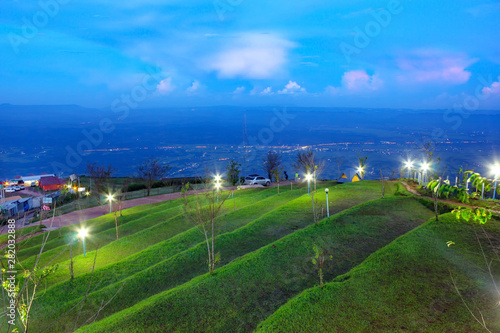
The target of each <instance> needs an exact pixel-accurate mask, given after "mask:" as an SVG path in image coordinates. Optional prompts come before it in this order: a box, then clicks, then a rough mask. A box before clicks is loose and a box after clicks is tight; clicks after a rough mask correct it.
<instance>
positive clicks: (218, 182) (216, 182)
mask: <svg viewBox="0 0 500 333" xmlns="http://www.w3.org/2000/svg"><path fill="white" fill-rule="evenodd" d="M221 179H222V178H221V176H220V175H216V176H215V189H216V195H217V203H219V188H220V181H221Z"/></svg>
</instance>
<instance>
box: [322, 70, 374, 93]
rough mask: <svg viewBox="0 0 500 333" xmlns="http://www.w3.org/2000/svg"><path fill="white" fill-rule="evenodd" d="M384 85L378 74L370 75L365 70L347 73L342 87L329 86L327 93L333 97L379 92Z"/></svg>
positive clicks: (343, 77) (343, 78)
mask: <svg viewBox="0 0 500 333" xmlns="http://www.w3.org/2000/svg"><path fill="white" fill-rule="evenodd" d="M383 84H384V81H382V79H380V77H379V75H378V74H373V75H369V74H368V73H367V72H366V71H364V70H353V71H349V72H345V73H344V75H343V76H342V86H341V87H334V86H327V87H326V93H327V94H331V95H341V94H355V93H361V92H369V91H375V90H379V89H380V88H381V87H382V86H383Z"/></svg>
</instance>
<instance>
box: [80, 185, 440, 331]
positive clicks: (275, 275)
mask: <svg viewBox="0 0 500 333" xmlns="http://www.w3.org/2000/svg"><path fill="white" fill-rule="evenodd" d="M375 185H376V187H375V186H373V184H372V183H370V182H363V184H359V185H356V184H346V185H342V186H339V187H337V188H336V190H335V191H337V190H338V192H337V193H339V194H340V193H343V191H344V189H345V190H346V192H349V190H352V189H355V188H356V187H357V188H358V189H359V190H361V191H362V192H363V193H364V196H365V198H366V197H369V196H370V195H373V196H374V197H379V196H380V185H379V184H376V183H375ZM391 190H392V193H394V190H395V188H394V187H392V188H391ZM335 191H331V192H330V193H331V195H332V194H333V195H334V196H335V194H334V193H336V192H335ZM332 192H333V193H332ZM354 192H355V191H352V193H350V194H353V193H354ZM320 193H322V191H320ZM323 196H324V195H323ZM320 199H321V198H320ZM302 200H303V199H302V198H299V199H296V200H295V201H294V202H291V203H290V204H291V205H292V207H293V206H296V210H295V211H290V212H289V213H288V214H285V213H282V214H281V215H283V216H284V218H283V219H282V220H281V221H279V222H280V223H278V224H270V225H269V227H266V222H263V221H258V220H257V221H255V222H253V223H252V224H249V225H248V226H246V227H244V228H241V229H245V230H237V231H235V232H233V233H229V234H226V235H223V236H224V237H221V241H220V242H223V239H225V240H226V242H227V244H228V249H238V248H240V247H242V246H241V245H240V244H242V242H243V244H244V245H243V247H247V246H248V245H249V244H253V243H259V246H257V247H255V246H254V247H253V248H248V251H247V254H246V255H243V256H242V257H239V258H236V259H235V260H233V261H231V262H229V263H227V264H226V265H225V266H223V267H221V268H219V269H218V270H217V271H216V273H215V274H214V275H213V276H210V275H208V274H202V273H201V272H200V273H199V274H200V275H199V276H198V277H195V278H193V279H192V280H190V281H188V282H185V283H183V284H180V285H178V286H176V287H174V286H172V287H171V288H170V289H168V290H165V291H163V292H159V293H157V294H156V295H154V296H151V297H149V298H145V297H144V296H146V294H144V293H142V291H140V292H138V293H139V294H140V295H143V296H141V297H143V299H144V300H143V301H141V302H140V303H138V304H136V305H133V306H130V307H128V308H127V309H125V310H123V311H120V312H116V313H115V314H113V315H111V316H109V317H107V318H105V319H103V320H101V321H99V322H97V323H95V324H94V325H92V326H91V327H90V328H89V327H86V328H85V329H87V328H89V332H110V331H117V332H118V331H119V332H143V331H157V332H169V331H194V332H236V331H251V330H253V329H254V328H255V327H257V325H258V324H259V323H260V322H261V321H262V320H264V319H265V318H267V317H268V316H269V315H271V314H272V313H273V312H274V311H276V310H277V309H278V308H279V307H280V306H281V305H283V304H285V303H286V302H287V301H288V300H289V299H290V298H291V297H293V296H295V295H297V294H298V293H300V292H301V291H303V290H305V289H307V288H310V287H312V286H314V285H315V284H317V283H318V278H317V271H316V270H315V267H314V266H313V265H312V263H311V258H312V256H313V250H312V247H313V245H314V244H316V245H318V246H320V247H321V248H323V249H324V250H325V251H327V252H329V253H330V254H332V255H333V260H332V262H330V263H329V264H328V265H327V267H325V278H326V279H327V280H330V279H332V278H333V277H335V276H337V275H340V274H343V273H346V272H348V271H349V270H350V269H352V268H353V267H355V266H356V265H358V264H360V263H361V262H362V261H363V260H365V259H366V258H367V257H368V256H369V255H370V254H371V253H373V252H375V251H377V250H378V249H380V248H382V247H383V246H385V245H387V244H388V243H390V242H391V241H392V240H394V239H395V238H397V237H398V236H400V235H402V234H405V233H406V232H408V231H410V230H412V229H413V228H415V227H416V226H418V225H420V224H421V223H424V222H425V221H426V220H427V219H428V218H429V217H430V216H431V215H432V212H431V211H429V210H428V209H427V208H425V207H424V206H422V205H421V204H420V203H418V202H417V201H416V200H414V199H412V198H405V197H388V198H386V199H378V200H372V201H370V202H367V203H364V204H360V205H358V206H356V207H354V208H351V209H347V210H345V211H343V212H340V213H338V214H337V215H335V216H333V217H331V218H330V219H328V220H326V219H325V220H323V221H321V222H320V223H319V224H318V225H314V223H312V221H311V220H312V216H309V217H307V216H304V217H302V216H301V217H300V218H299V220H303V219H309V223H307V222H303V223H305V224H304V225H303V226H302V227H301V228H299V230H296V231H293V230H291V231H290V232H288V233H285V234H277V233H279V232H280V231H281V230H286V229H287V228H290V227H291V226H293V225H294V224H296V223H298V221H295V220H294V218H295V216H298V215H300V214H301V212H302V211H303V210H304V207H305V206H302ZM305 200H306V202H307V203H308V205H310V203H311V202H310V198H306V199H305ZM332 201H333V202H335V199H332ZM365 201H366V200H365ZM290 208H291V207H290ZM276 218H277V217H274V218H273V219H276ZM290 220H292V221H293V223H289V221H290ZM267 223H269V222H267ZM259 225H263V226H264V227H263V228H261V230H262V231H260V232H259V233H258V234H257V235H258V237H254V236H252V233H251V231H252V230H251V229H249V228H251V227H254V228H255V227H258V226H259ZM276 236H278V237H276ZM266 244H267V245H266ZM243 252H244V251H243ZM243 252H242V253H243ZM223 257H224V255H223ZM200 259H201V258H200ZM183 262H184V261H181V263H183ZM165 268H167V267H165ZM176 269H182V265H179V266H177V268H176ZM161 272H164V270H159V271H158V273H157V275H156V277H157V278H160V277H161V275H160V274H161ZM139 274H141V273H139ZM165 280H170V279H169V275H167V278H166V279H165ZM147 281H152V279H151V276H150V278H149V279H147V278H146V276H145V277H144V278H143V279H142V278H140V279H138V280H137V284H134V285H135V287H136V288H137V289H147V288H149V285H147V284H149V283H150V282H148V283H146V282H147ZM140 282H142V285H140V284H138V283H140ZM119 295H122V297H123V298H127V297H130V298H131V297H133V296H129V295H128V294H127V293H123V294H122V293H120V294H119ZM134 295H135V294H134ZM82 331H83V329H82Z"/></svg>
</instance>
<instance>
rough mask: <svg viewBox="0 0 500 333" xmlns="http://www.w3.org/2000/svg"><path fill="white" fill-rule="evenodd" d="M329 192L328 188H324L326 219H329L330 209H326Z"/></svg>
mask: <svg viewBox="0 0 500 333" xmlns="http://www.w3.org/2000/svg"><path fill="white" fill-rule="evenodd" d="M329 191H330V190H329V189H328V188H325V193H326V217H327V218H329V217H330V209H329V207H328V192H329Z"/></svg>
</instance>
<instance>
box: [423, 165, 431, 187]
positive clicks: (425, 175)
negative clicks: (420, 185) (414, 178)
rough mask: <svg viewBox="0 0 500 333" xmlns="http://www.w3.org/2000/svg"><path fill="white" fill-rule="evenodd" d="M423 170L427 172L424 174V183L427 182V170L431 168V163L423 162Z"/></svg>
mask: <svg viewBox="0 0 500 333" xmlns="http://www.w3.org/2000/svg"><path fill="white" fill-rule="evenodd" d="M421 169H422V172H425V174H423V182H424V184H425V183H426V180H427V171H428V170H429V169H430V165H429V163H427V162H423V163H422V168H421Z"/></svg>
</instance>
